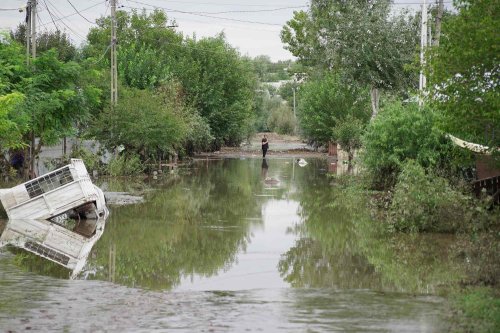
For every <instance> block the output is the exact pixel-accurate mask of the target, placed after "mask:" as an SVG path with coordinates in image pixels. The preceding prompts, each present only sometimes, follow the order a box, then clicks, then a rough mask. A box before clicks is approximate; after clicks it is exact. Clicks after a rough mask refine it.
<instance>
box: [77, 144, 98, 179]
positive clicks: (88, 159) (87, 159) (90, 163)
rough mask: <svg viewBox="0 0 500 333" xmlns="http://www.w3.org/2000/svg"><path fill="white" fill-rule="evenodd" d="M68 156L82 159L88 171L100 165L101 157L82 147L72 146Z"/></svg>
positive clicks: (96, 168)
mask: <svg viewBox="0 0 500 333" xmlns="http://www.w3.org/2000/svg"><path fill="white" fill-rule="evenodd" d="M70 157H71V158H80V159H82V160H83V162H84V163H85V166H86V167H87V170H88V171H89V172H90V173H92V170H98V169H99V168H100V166H101V157H100V156H99V155H97V154H94V153H93V152H91V151H90V150H88V149H85V148H83V147H74V148H73V150H72V151H71V155H70Z"/></svg>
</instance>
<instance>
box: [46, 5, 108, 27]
mask: <svg viewBox="0 0 500 333" xmlns="http://www.w3.org/2000/svg"><path fill="white" fill-rule="evenodd" d="M105 2H106V1H100V2H99V3H96V4H94V5H92V6H90V7H87V8H84V9H80V13H81V12H84V11H86V10H89V9H91V8H94V7H97V6H99V5H102V4H103V3H105ZM50 5H51V6H52V7H53V8H55V6H54V5H53V4H50ZM55 10H57V8H56V9H55ZM57 11H58V10H57ZM58 12H59V11H58ZM59 14H60V15H63V14H62V13H61V12H59ZM74 15H77V13H76V12H75V13H72V14H69V15H65V16H61V17H59V18H57V19H56V20H55V21H61V20H63V19H66V18H68V17H71V16H74ZM94 24H95V23H94Z"/></svg>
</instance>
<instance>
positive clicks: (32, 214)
mask: <svg viewBox="0 0 500 333" xmlns="http://www.w3.org/2000/svg"><path fill="white" fill-rule="evenodd" d="M0 201H1V202H2V204H3V207H4V209H5V211H6V212H7V215H8V217H9V219H37V220H49V219H52V218H54V217H57V216H60V215H63V214H67V213H69V212H72V213H74V214H81V215H86V216H87V217H92V218H104V219H105V218H106V217H107V215H108V209H107V208H106V204H105V199H104V194H103V192H102V191H101V189H100V188H98V187H97V186H94V184H92V181H91V180H90V176H89V174H88V172H87V169H86V168H85V164H84V163H83V161H82V160H80V159H72V160H71V164H69V165H66V166H64V167H62V168H59V169H57V170H54V171H52V172H49V173H47V174H45V175H43V176H40V177H38V178H35V179H33V180H30V181H28V182H25V183H23V184H20V185H17V186H15V187H12V188H10V189H0Z"/></svg>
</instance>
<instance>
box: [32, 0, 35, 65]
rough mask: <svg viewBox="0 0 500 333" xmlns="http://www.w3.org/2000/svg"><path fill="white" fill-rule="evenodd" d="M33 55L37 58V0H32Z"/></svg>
mask: <svg viewBox="0 0 500 333" xmlns="http://www.w3.org/2000/svg"><path fill="white" fill-rule="evenodd" d="M31 57H32V58H33V59H35V58H36V0H31Z"/></svg>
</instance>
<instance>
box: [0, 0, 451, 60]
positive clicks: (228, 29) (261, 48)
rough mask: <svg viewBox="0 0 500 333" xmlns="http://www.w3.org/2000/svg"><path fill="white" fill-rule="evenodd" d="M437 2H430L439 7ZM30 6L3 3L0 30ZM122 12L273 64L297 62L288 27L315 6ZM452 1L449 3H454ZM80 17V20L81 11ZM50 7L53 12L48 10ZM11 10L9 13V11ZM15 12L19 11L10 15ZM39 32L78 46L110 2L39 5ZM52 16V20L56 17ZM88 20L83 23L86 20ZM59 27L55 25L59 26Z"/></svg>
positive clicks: (151, 4)
mask: <svg viewBox="0 0 500 333" xmlns="http://www.w3.org/2000/svg"><path fill="white" fill-rule="evenodd" d="M422 1H423V0H394V3H395V4H396V5H395V8H398V9H399V8H408V9H410V10H417V9H419V8H420V6H419V3H422ZM434 1H435V0H427V2H430V3H434ZM26 2H27V0H0V30H7V31H8V30H12V29H14V28H15V27H16V26H17V25H18V24H19V23H21V22H24V19H25V13H24V12H19V11H18V10H17V8H20V7H23V6H24V5H26ZM117 2H118V7H119V8H118V9H120V10H126V11H132V10H133V9H139V10H140V9H142V8H146V9H147V10H154V8H155V7H156V8H161V9H163V10H165V12H166V13H167V15H168V17H169V18H170V19H173V20H175V22H176V24H177V26H178V27H177V28H176V29H177V30H179V31H181V32H182V33H183V34H184V35H189V36H192V35H193V34H195V35H196V36H197V37H208V36H214V35H216V34H218V33H220V32H221V31H223V32H224V33H225V35H226V38H227V40H228V42H229V43H230V44H231V45H233V46H234V47H236V48H237V49H238V50H239V51H240V53H241V54H242V55H248V56H251V57H255V56H258V55H268V56H269V57H270V58H271V59H272V60H273V61H277V60H285V59H292V58H293V56H292V54H291V53H290V52H288V51H287V50H285V49H284V48H283V44H282V43H281V39H280V31H281V28H282V26H283V25H284V24H285V23H286V22H287V21H288V20H290V19H291V18H292V17H293V12H294V11H295V10H307V7H308V4H309V0H267V1H266V0H255V2H254V1H248V0H186V1H183V0H175V1H174V0H136V1H135V0H134V1H133V0H117ZM450 2H451V0H445V3H448V4H447V6H449V3H450ZM72 5H73V6H74V7H75V8H76V9H77V10H78V11H79V12H80V14H81V15H79V14H78V13H77V12H76V10H75V8H73V6H72ZM47 7H48V10H47ZM5 9H7V10H5ZM9 9H13V10H9ZM38 10H39V20H38V21H37V25H38V28H37V29H38V30H39V31H43V30H46V29H47V30H55V29H56V26H57V28H58V29H59V30H62V31H65V32H66V33H68V34H69V36H70V38H71V40H72V42H73V43H75V44H76V45H81V44H82V43H83V42H84V41H85V36H86V35H87V32H88V31H89V29H90V27H92V26H93V24H92V22H95V20H96V19H97V18H99V17H101V16H105V15H106V16H107V15H109V13H110V9H109V1H107V0H85V1H82V0H38ZM50 14H52V17H51V15H50ZM82 16H83V17H82ZM53 21H54V22H53Z"/></svg>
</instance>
